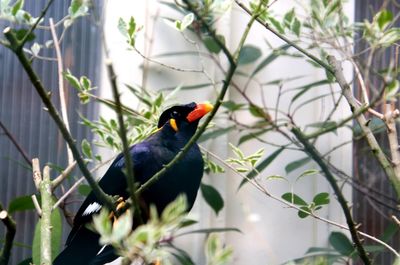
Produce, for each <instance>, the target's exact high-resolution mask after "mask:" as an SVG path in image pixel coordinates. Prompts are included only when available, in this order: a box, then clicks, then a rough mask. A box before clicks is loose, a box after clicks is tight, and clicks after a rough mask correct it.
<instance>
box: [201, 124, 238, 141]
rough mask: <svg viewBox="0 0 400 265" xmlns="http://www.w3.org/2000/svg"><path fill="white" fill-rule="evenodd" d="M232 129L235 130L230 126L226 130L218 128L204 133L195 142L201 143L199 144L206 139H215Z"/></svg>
mask: <svg viewBox="0 0 400 265" xmlns="http://www.w3.org/2000/svg"><path fill="white" fill-rule="evenodd" d="M234 128H235V126H230V127H227V128H219V129H216V130H213V131H211V132H207V133H204V134H203V135H202V136H201V137H200V139H199V140H198V141H197V142H198V143H201V142H205V141H207V140H208V139H215V138H217V137H220V136H222V135H225V134H227V133H228V132H230V131H231V130H232V129H234Z"/></svg>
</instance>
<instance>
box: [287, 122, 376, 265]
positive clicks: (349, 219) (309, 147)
mask: <svg viewBox="0 0 400 265" xmlns="http://www.w3.org/2000/svg"><path fill="white" fill-rule="evenodd" d="M291 131H292V133H293V134H294V135H295V136H296V139H297V140H298V141H299V142H300V143H301V144H302V145H303V146H304V149H305V151H306V152H307V153H308V154H309V155H310V156H311V158H312V159H313V160H314V161H315V162H316V163H317V164H318V165H319V167H320V168H321V170H322V172H324V175H325V177H326V180H327V181H328V182H329V184H330V185H331V187H332V189H333V191H334V193H335V195H336V197H337V199H338V202H339V204H340V206H341V207H342V210H343V213H344V216H345V218H346V222H347V225H348V226H349V231H350V234H351V238H352V239H353V242H354V244H355V246H356V249H357V252H358V254H359V256H360V258H361V260H362V261H363V262H364V264H366V265H369V264H371V261H370V260H369V258H368V256H367V253H366V251H365V249H364V247H363V245H362V244H361V241H360V238H359V237H358V231H357V228H356V226H355V224H354V221H353V218H352V216H351V212H350V209H349V206H348V205H347V201H346V198H345V197H344V196H343V194H342V191H341V190H340V188H339V186H338V184H337V183H336V179H335V177H334V176H333V174H332V173H331V171H330V170H329V168H328V165H327V164H326V163H325V162H324V161H323V159H322V158H321V157H322V156H321V154H320V153H319V152H318V151H317V149H315V147H314V146H313V145H312V144H311V143H310V142H309V141H308V140H307V139H306V138H305V135H304V134H303V133H302V132H301V131H300V130H299V129H298V128H297V127H293V128H292V129H291Z"/></svg>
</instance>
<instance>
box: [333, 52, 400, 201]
mask: <svg viewBox="0 0 400 265" xmlns="http://www.w3.org/2000/svg"><path fill="white" fill-rule="evenodd" d="M328 62H329V63H330V64H331V65H332V68H333V70H334V72H333V74H334V76H335V77H336V81H337V82H338V84H339V86H340V88H341V89H342V93H343V95H344V97H345V98H346V100H347V102H348V104H349V105H350V109H351V111H352V112H353V113H355V112H359V111H360V108H362V106H360V105H359V104H358V103H357V100H356V99H355V98H354V95H353V93H352V91H351V89H350V85H349V84H348V83H347V81H346V79H345V78H344V75H343V70H342V67H341V65H340V63H339V62H338V61H337V60H336V58H335V57H334V56H328ZM355 119H356V120H357V122H358V124H359V125H360V128H361V130H362V132H363V133H364V135H365V139H366V140H367V143H368V145H369V147H370V148H371V151H372V154H374V156H375V157H376V159H377V160H378V162H379V163H380V165H381V167H382V168H383V170H384V171H385V173H386V175H387V176H388V178H389V180H390V182H391V184H392V186H393V188H394V189H395V191H396V194H397V197H399V198H400V176H397V175H396V172H395V171H394V169H393V166H392V164H391V162H390V161H389V160H388V159H387V157H386V155H385V153H384V152H383V151H382V149H381V147H380V145H379V143H378V141H377V140H376V138H375V136H374V134H373V133H372V131H371V129H370V128H369V127H368V125H367V119H366V118H365V116H364V115H363V114H360V115H356V116H355Z"/></svg>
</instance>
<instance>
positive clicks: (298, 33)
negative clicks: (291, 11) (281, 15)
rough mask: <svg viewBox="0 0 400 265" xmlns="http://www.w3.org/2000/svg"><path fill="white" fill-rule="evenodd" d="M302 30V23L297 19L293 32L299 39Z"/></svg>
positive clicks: (293, 25) (292, 28) (292, 27)
mask: <svg viewBox="0 0 400 265" xmlns="http://www.w3.org/2000/svg"><path fill="white" fill-rule="evenodd" d="M300 28H301V22H300V21H299V20H298V19H297V18H295V19H294V21H293V24H292V26H291V30H292V31H293V33H294V34H296V36H297V37H299V36H300Z"/></svg>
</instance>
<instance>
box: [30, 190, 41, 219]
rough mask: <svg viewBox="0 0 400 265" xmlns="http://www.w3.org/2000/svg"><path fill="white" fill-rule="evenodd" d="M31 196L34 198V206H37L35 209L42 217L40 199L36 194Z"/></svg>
mask: <svg viewBox="0 0 400 265" xmlns="http://www.w3.org/2000/svg"><path fill="white" fill-rule="evenodd" d="M31 198H32V202H33V206H35V209H36V212H37V214H38V216H39V217H41V216H42V209H41V208H40V205H39V201H38V199H37V197H36V195H35V194H33V195H32V196H31Z"/></svg>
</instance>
